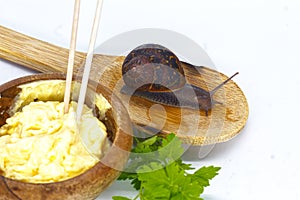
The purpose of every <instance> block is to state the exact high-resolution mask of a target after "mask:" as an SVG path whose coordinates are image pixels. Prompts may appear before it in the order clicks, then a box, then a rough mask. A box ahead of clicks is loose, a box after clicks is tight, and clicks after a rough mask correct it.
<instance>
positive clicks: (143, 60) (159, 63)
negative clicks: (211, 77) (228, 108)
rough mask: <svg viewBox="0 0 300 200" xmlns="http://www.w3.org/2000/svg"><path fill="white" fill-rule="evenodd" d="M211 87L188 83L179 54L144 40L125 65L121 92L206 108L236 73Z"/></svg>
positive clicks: (209, 108) (191, 106) (156, 100)
mask: <svg viewBox="0 0 300 200" xmlns="http://www.w3.org/2000/svg"><path fill="white" fill-rule="evenodd" d="M237 74H238V72H237V73H235V74H234V75H233V76H231V77H230V78H228V79H227V80H225V81H224V82H223V83H221V84H220V85H218V86H217V87H216V88H214V89H213V90H211V91H206V90H204V89H202V88H200V87H197V86H194V85H191V84H188V83H187V81H186V79H185V75H184V70H183V68H182V66H181V62H180V61H179V59H178V57H177V56H176V55H175V54H174V53H173V52H171V51H170V50H169V49H167V48H166V47H164V46H161V45H158V44H143V45H141V46H138V47H136V48H135V49H133V50H132V51H131V52H130V53H129V54H128V55H127V56H126V58H125V60H124V62H123V65H122V77H123V80H124V83H125V85H124V86H123V87H122V89H121V92H122V93H123V94H128V95H132V96H138V97H142V98H145V99H147V100H150V101H152V102H156V103H159V104H164V105H167V106H173V107H182V108H190V109H200V110H204V111H205V113H206V116H207V115H208V111H209V110H211V109H212V107H213V106H214V105H215V104H222V103H221V102H218V101H215V100H214V99H213V95H214V94H215V93H216V92H217V91H218V90H219V89H220V88H221V87H222V86H223V85H225V84H226V83H227V82H228V81H230V80H231V79H232V78H233V77H234V76H236V75H237Z"/></svg>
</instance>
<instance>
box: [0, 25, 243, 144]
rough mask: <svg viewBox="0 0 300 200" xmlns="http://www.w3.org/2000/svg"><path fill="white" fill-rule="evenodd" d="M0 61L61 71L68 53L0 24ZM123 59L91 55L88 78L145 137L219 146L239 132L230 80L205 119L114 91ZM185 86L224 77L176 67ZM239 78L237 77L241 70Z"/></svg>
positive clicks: (239, 109) (238, 93) (236, 94)
mask: <svg viewBox="0 0 300 200" xmlns="http://www.w3.org/2000/svg"><path fill="white" fill-rule="evenodd" d="M0 33H1V34H0V58H4V59H6V60H9V61H12V62H14V63H18V64H20V65H22V66H25V67H27V68H30V69H34V70H37V71H39V72H63V73H65V72H66V69H67V62H68V52H69V51H68V49H65V48H62V47H58V46H55V45H53V44H49V43H47V42H44V41H41V40H38V39H36V38H33V37H30V36H27V35H24V34H21V33H18V32H15V31H13V30H10V29H7V28H5V27H2V26H0ZM85 56H86V55H85V54H84V53H81V52H76V55H75V66H74V70H75V73H76V74H81V71H82V65H83V63H84V61H85ZM124 58H125V57H124V56H112V55H102V54H95V55H94V58H93V64H92V72H91V75H90V78H91V79H92V80H94V81H96V82H99V83H101V84H103V85H104V86H106V87H107V88H109V89H110V90H113V91H114V93H115V94H116V95H117V96H118V97H119V98H120V99H121V101H122V102H123V104H124V105H125V107H126V108H127V111H128V113H129V116H130V118H131V120H132V122H133V124H134V125H135V126H136V127H137V128H138V129H141V130H142V131H149V132H150V133H152V134H153V133H162V134H169V133H176V134H177V136H178V137H180V138H181V139H182V140H183V142H184V143H187V144H191V145H210V144H215V143H219V142H225V141H228V140H230V139H232V138H233V137H235V136H236V135H238V134H239V133H240V131H241V130H242V129H243V128H244V126H245V125H246V122H247V119H248V115H249V108H248V102H247V99H246V97H245V95H244V93H243V91H242V89H241V88H240V87H239V86H238V85H237V84H236V83H235V82H234V81H230V82H229V83H227V84H226V85H225V86H224V87H222V88H221V89H220V90H219V91H218V92H217V93H216V94H215V96H214V99H215V100H217V101H219V102H221V103H222V104H223V105H216V106H215V107H214V108H213V109H212V111H211V112H210V113H209V115H208V116H206V115H205V112H202V111H201V112H199V111H198V110H190V109H180V108H174V107H169V106H160V105H155V104H153V103H152V102H150V101H147V100H145V99H142V98H138V97H132V98H131V97H129V96H128V95H124V94H122V93H121V92H120V90H121V88H122V87H123V85H124V82H123V80H122V73H121V67H122V63H123V61H124ZM182 65H183V68H184V72H185V75H186V79H187V82H188V83H190V84H193V85H195V86H198V87H201V88H203V89H206V90H211V89H213V88H214V87H216V86H217V85H219V84H220V83H221V82H223V81H224V80H226V79H227V78H228V77H227V76H226V75H225V74H222V73H220V72H218V71H216V70H213V69H210V68H208V67H203V66H201V67H192V66H191V65H188V64H185V63H182ZM241 74H243V73H242V72H241Z"/></svg>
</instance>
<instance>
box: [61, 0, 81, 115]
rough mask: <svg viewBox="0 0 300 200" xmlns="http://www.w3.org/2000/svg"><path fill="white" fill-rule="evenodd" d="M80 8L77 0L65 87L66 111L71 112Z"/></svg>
mask: <svg viewBox="0 0 300 200" xmlns="http://www.w3.org/2000/svg"><path fill="white" fill-rule="evenodd" d="M79 10H80V0H76V1H75V5H74V14H73V25H72V34H71V42H70V50H69V60H68V68H67V76H66V89H65V94H64V112H65V113H68V112H69V102H70V96H71V86H72V77H73V67H74V58H75V50H76V39H77V30H78V21H79Z"/></svg>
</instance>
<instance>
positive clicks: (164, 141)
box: [113, 134, 221, 200]
mask: <svg viewBox="0 0 300 200" xmlns="http://www.w3.org/2000/svg"><path fill="white" fill-rule="evenodd" d="M183 151H184V149H183V148H182V143H181V141H180V139H178V138H177V137H176V136H175V134H169V135H167V136H166V137H165V138H163V137H161V136H154V137H151V138H150V139H146V140H144V141H142V140H138V139H136V146H135V147H134V148H133V149H132V155H131V158H130V162H129V165H128V166H127V168H126V170H125V171H124V172H122V174H121V175H120V177H119V178H118V180H130V181H131V184H132V185H133V187H134V188H135V189H136V190H138V191H139V192H138V194H137V196H136V197H135V198H134V200H135V199H138V198H139V199H141V200H153V199H164V200H169V199H171V200H180V199H185V200H197V199H198V200H203V199H202V198H201V197H200V195H201V194H202V193H203V191H204V187H207V186H209V181H210V180H211V179H212V178H214V177H215V176H216V175H218V171H219V170H220V169H221V168H220V167H214V166H209V167H206V166H204V167H202V168H200V169H198V170H196V171H195V172H194V173H188V170H192V169H194V168H192V167H191V165H190V164H186V163H184V162H183V161H182V160H181V158H180V156H181V155H182V153H183ZM144 155H147V156H144ZM113 200H131V199H129V198H127V197H122V196H114V197H113Z"/></svg>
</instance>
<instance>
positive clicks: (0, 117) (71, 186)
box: [0, 73, 132, 200]
mask: <svg viewBox="0 0 300 200" xmlns="http://www.w3.org/2000/svg"><path fill="white" fill-rule="evenodd" d="M57 79H65V75H64V74H60V73H48V74H36V75H31V76H26V77H22V78H18V79H15V80H12V81H10V82H7V83H5V84H3V85H1V86H0V126H1V125H3V124H4V123H5V120H6V119H7V118H8V117H9V114H8V110H9V108H10V106H11V105H12V102H13V99H14V97H15V96H16V95H17V94H18V93H19V92H20V90H21V89H20V88H18V87H17V86H19V85H22V84H25V83H29V82H33V81H38V80H57ZM89 87H91V88H92V89H94V91H96V92H97V93H101V94H102V95H103V96H104V97H105V98H106V99H107V100H108V102H109V103H110V104H111V105H112V108H111V109H110V110H109V111H107V112H106V120H105V121H104V123H105V124H106V126H107V130H108V131H107V132H108V135H109V139H110V140H111V142H112V145H111V147H110V148H109V149H108V150H107V152H106V153H105V154H104V156H103V157H102V158H101V160H100V161H99V162H98V163H97V164H96V165H95V166H94V167H92V168H91V169H89V170H87V171H86V172H84V173H82V174H80V175H78V176H76V177H74V178H71V179H67V180H64V181H60V182H54V183H27V182H21V181H17V180H13V179H10V178H6V177H3V176H0V199H1V200H2V199H9V200H20V199H22V200H23V199H24V200H31V199H33V200H39V199H41V200H46V199H47V200H50V199H51V200H52V199H53V200H54V199H55V200H57V199H64V200H66V199H70V200H71V199H72V200H76V199H79V200H85V199H95V198H96V197H97V196H98V195H99V194H100V193H101V192H102V191H103V190H104V189H105V188H107V187H108V186H109V185H110V184H111V183H112V182H113V181H114V180H115V179H116V178H117V177H118V176H119V174H120V171H121V170H122V169H123V167H124V166H125V164H126V162H127V159H128V156H129V153H130V150H131V146H132V127H131V120H130V118H129V115H128V113H127V111H126V109H125V108H124V106H123V104H122V103H121V101H120V100H119V99H118V98H117V97H116V96H115V95H114V94H113V93H112V92H111V91H110V90H109V89H107V88H106V87H104V86H102V85H99V84H97V83H96V82H93V83H92V84H91V85H90V86H89Z"/></svg>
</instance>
